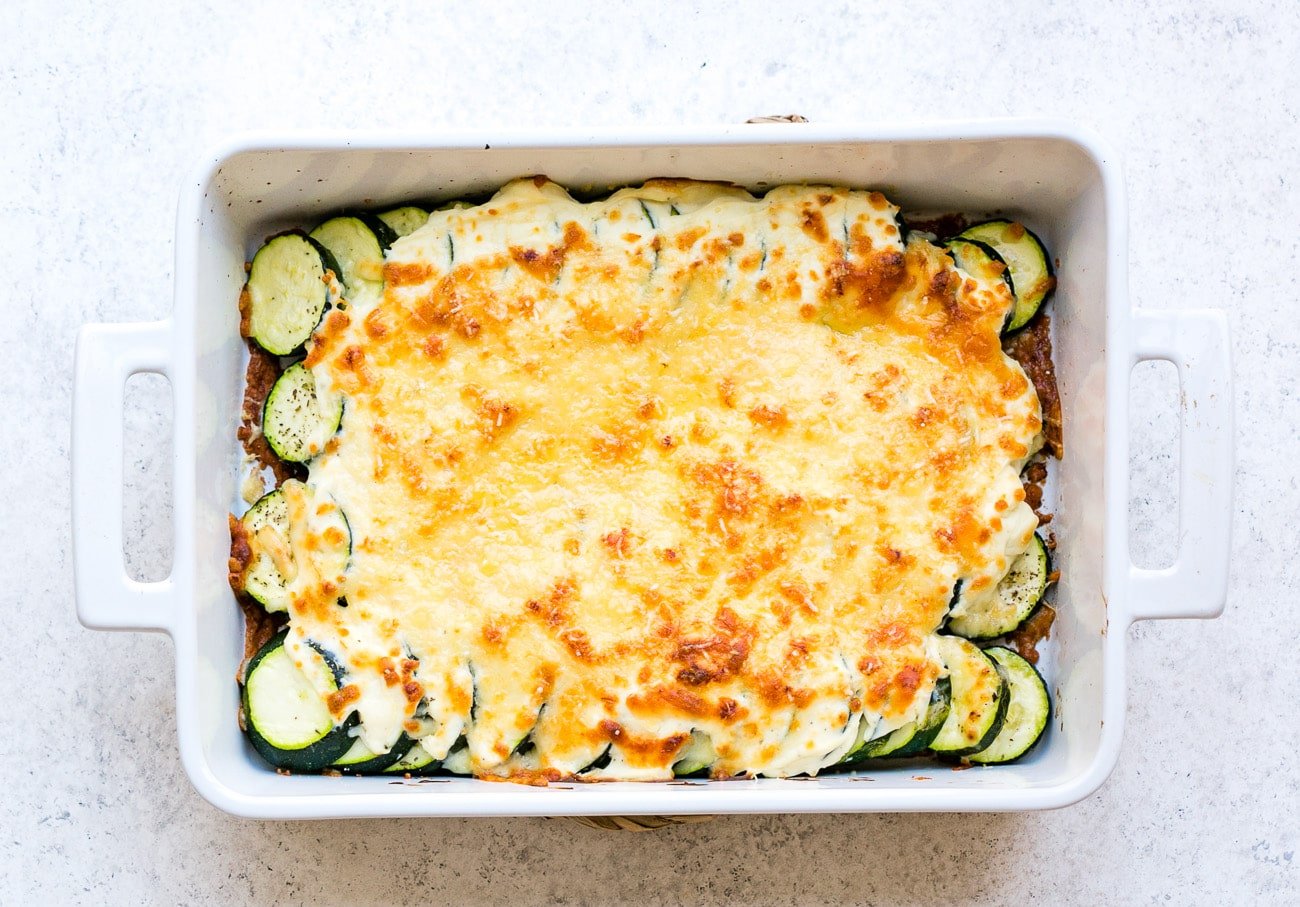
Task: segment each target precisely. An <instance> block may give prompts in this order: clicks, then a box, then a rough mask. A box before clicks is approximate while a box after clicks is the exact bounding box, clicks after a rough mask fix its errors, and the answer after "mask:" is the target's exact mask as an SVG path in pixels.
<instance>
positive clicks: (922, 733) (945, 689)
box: [862, 677, 952, 759]
mask: <svg viewBox="0 0 1300 907" xmlns="http://www.w3.org/2000/svg"><path fill="white" fill-rule="evenodd" d="M951 704H952V682H951V681H950V680H949V679H948V678H947V677H940V678H939V681H938V682H937V683H936V684H935V685H934V692H932V693H931V694H930V704H929V705H928V706H927V707H926V709H925V714H924V715H922V716H921V717H920V718H919V719H917V720H913V721H909V722H908V723H907V724H905V725H903V726H902V727H900V728H898V729H897V730H895V731H893V732H891V733H889V734H886V735H885V736H883V737H879V738H877V739H875V740H869V741H867V744H866V745H865V746H864V747H863V748H862V756H863V757H864V758H868V759H883V758H885V757H886V756H888V757H890V758H902V757H903V756H915V755H916V754H917V753H919V752H921V751H922V750H924V749H925V748H926V747H928V746H929V745H930V742H931V741H932V740H934V738H935V737H937V736H938V735H939V730H940V729H941V728H942V727H943V725H944V722H946V721H947V720H948V712H949V711H950V710H951Z"/></svg>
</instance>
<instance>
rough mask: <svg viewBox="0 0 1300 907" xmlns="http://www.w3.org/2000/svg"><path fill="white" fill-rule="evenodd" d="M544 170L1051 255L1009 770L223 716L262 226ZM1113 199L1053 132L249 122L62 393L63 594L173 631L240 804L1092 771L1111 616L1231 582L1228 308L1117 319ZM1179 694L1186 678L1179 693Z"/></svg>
mask: <svg viewBox="0 0 1300 907" xmlns="http://www.w3.org/2000/svg"><path fill="white" fill-rule="evenodd" d="M533 173H545V174H547V175H548V176H550V177H552V178H553V179H555V180H557V181H559V182H560V183H562V184H565V185H567V186H570V187H582V186H597V187H600V186H610V185H617V184H627V183H636V182H639V181H641V180H644V179H646V178H648V177H652V176H684V177H698V178H706V179H722V180H732V181H735V182H737V183H741V184H744V185H748V186H750V187H754V188H761V187H763V186H767V185H775V184H779V183H785V182H812V181H825V182H831V183H840V184H847V185H850V186H858V187H874V188H879V189H882V190H884V191H885V192H886V193H887V194H888V195H889V196H890V198H891V199H893V200H895V201H897V202H899V203H901V204H903V206H904V208H910V209H926V210H966V211H992V210H1006V211H1008V212H1010V213H1013V214H1020V215H1022V216H1024V217H1025V218H1027V219H1028V220H1029V221H1030V222H1031V223H1032V224H1034V225H1035V226H1036V227H1038V228H1039V229H1040V230H1041V231H1042V233H1043V234H1044V239H1045V240H1046V242H1047V245H1048V247H1049V248H1050V249H1051V250H1052V251H1053V253H1054V254H1055V255H1056V256H1057V257H1058V258H1059V259H1060V261H1061V267H1060V273H1059V278H1060V289H1059V291H1058V293H1057V294H1056V300H1055V313H1054V315H1055V326H1056V361H1057V370H1058V376H1059V380H1060V384H1061V391H1062V397H1063V403H1064V414H1065V426H1066V439H1067V453H1066V459H1065V461H1064V463H1063V464H1062V465H1061V468H1060V471H1059V482H1058V484H1057V494H1058V498H1057V510H1058V515H1057V518H1056V520H1055V521H1054V522H1053V523H1052V529H1053V530H1054V531H1055V532H1056V534H1057V537H1058V539H1059V540H1060V547H1059V549H1058V558H1057V561H1058V565H1059V568H1060V569H1061V572H1062V578H1061V582H1060V585H1059V587H1058V592H1057V601H1058V612H1059V617H1058V620H1057V622H1056V626H1055V628H1054V630H1053V637H1052V643H1053V646H1054V655H1055V658H1054V661H1055V664H1054V665H1053V672H1052V675H1051V676H1049V681H1051V683H1052V686H1053V687H1054V704H1055V712H1054V716H1053V720H1052V723H1051V727H1050V729H1049V732H1048V736H1047V738H1046V740H1045V741H1044V742H1043V744H1041V745H1040V746H1039V747H1038V749H1037V750H1036V751H1035V752H1034V753H1033V754H1032V756H1031V758H1029V759H1028V760H1027V761H1025V762H1023V763H1022V764H1017V765H1009V766H998V767H991V768H982V769H975V770H970V771H960V772H955V771H951V770H949V769H948V768H946V767H944V766H941V765H938V764H936V765H933V766H926V767H924V768H918V767H917V766H915V765H912V766H909V767H906V768H901V769H882V770H878V771H872V772H870V773H863V774H862V775H861V776H859V777H854V776H834V777H826V778H818V779H815V780H756V781H727V782H701V783H692V784H684V783H678V784H637V783H609V784H598V785H581V784H572V785H569V784H560V785H552V786H550V787H547V788H533V787H525V786H520V785H513V784H500V783H488V782H481V781H476V780H472V779H450V780H440V781H437V782H432V783H430V782H425V783H417V782H398V781H392V780H388V779H383V778H330V777H314V776H303V777H282V776H279V775H276V774H274V773H273V772H271V771H270V770H268V769H267V768H266V766H265V765H263V764H262V763H261V762H260V761H259V760H258V759H257V758H256V757H255V756H254V755H253V753H252V750H251V749H250V748H249V747H248V746H247V744H246V743H245V741H244V738H243V736H242V734H241V733H240V732H239V730H238V728H237V727H236V724H235V712H236V698H237V695H238V692H237V687H236V685H235V683H234V673H235V669H236V665H237V664H238V663H239V660H240V658H241V656H242V651H243V650H242V647H243V633H242V630H241V623H240V616H239V610H238V608H237V607H236V605H235V603H234V601H233V599H232V595H231V592H230V589H229V588H228V586H227V584H226V558H227V551H228V546H229V536H228V532H227V527H226V513H227V511H228V510H229V509H230V508H231V506H232V503H233V502H234V500H235V498H236V490H235V483H236V475H237V458H238V454H237V445H236V443H235V441H234V429H235V426H236V424H237V422H238V413H239V405H240V399H241V390H242V387H241V385H242V370H243V348H242V345H241V342H240V339H239V337H238V331H237V321H238V315H237V312H236V308H235V300H236V297H237V296H238V293H239V288H240V285H241V284H242V282H243V280H244V270H243V263H244V261H245V259H246V258H247V257H248V253H249V252H250V251H251V250H252V249H253V248H255V246H256V244H257V243H258V242H259V241H260V240H261V238H262V237H263V236H265V235H266V234H267V233H269V232H271V231H272V230H274V229H277V228H280V227H282V226H285V225H288V224H296V223H302V222H307V221H311V220H312V219H313V218H315V217H317V216H318V215H319V214H320V213H322V212H327V211H331V210H334V209H338V208H340V207H345V206H352V205H357V204H366V205H372V204H373V205H382V204H386V203H389V202H397V201H401V200H405V199H408V198H436V197H454V196H459V195H463V194H466V193H473V192H481V191H483V190H487V189H491V188H494V187H496V186H498V185H500V184H502V183H504V182H506V181H507V180H509V179H511V178H513V177H517V176H521V175H526V174H533ZM1125 243H1126V240H1125V210H1124V192H1123V185H1122V182H1121V177H1120V173H1119V168H1118V165H1117V163H1116V162H1115V160H1114V157H1113V155H1112V153H1111V152H1110V151H1108V150H1107V149H1106V148H1105V146H1104V145H1103V144H1102V143H1100V142H1099V141H1098V140H1097V139H1096V138H1095V137H1093V136H1091V135H1088V134H1086V133H1084V132H1081V131H1080V130H1078V129H1076V128H1073V127H1070V126H1066V125H1061V124H1044V123H1025V122H1015V123H978V124H947V125H932V126H893V127H884V126H876V127H861V126H858V127H835V128H831V127H820V126H739V127H734V128H726V129H716V130H709V131H695V130H692V131H686V130H673V131H655V132H636V133H631V132H627V131H619V132H564V133H553V132H548V133H544V134H543V133H536V134H520V133H515V134H497V133H483V134H478V133H474V134H457V135H452V136H448V135H418V134H417V135H373V134H361V135H357V134H342V135H308V136H295V137H290V138H283V137H278V138H262V139H244V140H240V141H237V142H233V143H231V144H228V145H225V146H223V147H222V148H220V149H218V150H217V151H215V152H214V153H212V154H211V155H209V156H208V157H206V158H205V159H204V160H203V162H202V163H201V165H200V166H199V167H198V168H197V169H196V171H195V173H194V174H193V176H192V177H191V178H190V179H189V180H188V181H187V182H186V184H185V186H184V189H183V192H182V195H181V200H180V209H179V216H178V221H177V234H176V249H177V252H176V302H175V309H174V311H173V315H172V317H171V319H169V320H166V321H160V322H155V323H150V324H123V325H88V326H86V327H84V328H83V329H82V331H81V334H80V336H79V337H78V342H77V358H76V386H75V401H74V407H73V436H72V437H73V448H72V467H73V492H74V495H73V524H74V525H73V533H74V542H75V561H76V583H77V610H78V615H79V617H80V619H81V622H82V623H83V624H85V625H86V626H88V627H93V628H97V629H125V630H161V631H164V632H166V633H168V634H170V635H171V637H172V639H173V640H174V641H175V645H176V687H177V700H176V712H177V724H178V726H179V732H180V751H181V756H182V759H183V761H184V764H185V768H186V770H187V771H188V772H189V775H190V778H191V779H192V780H193V782H194V784H195V786H196V787H197V788H198V789H199V791H200V792H201V793H202V794H203V796H205V797H206V798H207V799H209V800H210V801H211V802H212V803H214V804H216V805H217V806H219V807H220V808H222V809H224V810H226V811H228V812H231V813H236V814H239V815H245V816H260V817H273V818H322V817H333V816H444V815H552V816H554V815H599V814H605V815H610V814H614V815H617V814H624V815H635V814H689V813H742V812H853V811H867V810H1020V809H1042V808H1046V807H1053V806H1061V805H1064V804H1067V803H1071V802H1073V801H1076V800H1078V799H1080V798H1082V797H1084V796H1086V795H1087V794H1089V793H1090V792H1092V791H1093V790H1095V789H1096V788H1097V787H1098V786H1099V785H1100V784H1101V783H1102V781H1103V780H1104V779H1105V777H1106V775H1107V774H1108V773H1109V772H1110V770H1111V768H1112V766H1113V765H1114V763H1115V759H1116V756H1117V754H1118V750H1119V742H1120V734H1121V729H1122V727H1123V722H1124V696H1125V689H1124V647H1125V635H1126V634H1125V630H1126V628H1127V627H1128V625H1129V623H1130V622H1131V621H1134V620H1139V619H1145V618H1154V617H1214V616H1216V615H1218V614H1219V613H1220V612H1221V611H1222V609H1223V605H1224V601H1225V597H1226V587H1227V566H1228V565H1227V552H1228V538H1227V535H1228V526H1229V522H1230V505H1231V473H1232V449H1231V440H1232V394H1231V388H1230V385H1229V375H1230V369H1229V347H1228V336H1227V323H1226V320H1225V318H1224V317H1223V315H1222V313H1220V312H1211V311H1194V312H1189V311H1140V310H1139V311H1133V310H1131V309H1130V307H1129V302H1128V297H1127V295H1126V291H1125V276H1126V275H1125V267H1126V265H1125ZM1144 359H1167V360H1170V361H1172V362H1174V363H1175V364H1176V365H1177V366H1178V369H1179V374H1180V376H1181V383H1182V447H1181V485H1180V488H1181V495H1180V496H1181V503H1180V530H1179V549H1178V558H1177V561H1176V563H1175V564H1174V566H1172V567H1170V568H1168V569H1164V570H1143V569H1138V568H1136V567H1134V566H1133V565H1132V563H1131V560H1130V557H1129V553H1128V524H1127V508H1128V499H1129V495H1128V474H1127V470H1128V441H1129V439H1128V385H1129V373H1130V371H1131V369H1132V367H1133V365H1134V364H1135V363H1137V362H1138V361H1141V360H1144ZM137 372H159V373H162V374H165V375H166V376H168V378H169V379H170V381H171V386H172V390H173V394H174V403H175V438H176V441H175V452H174V462H173V468H174V473H175V477H174V482H175V486H174V487H175V516H174V519H175V526H174V531H175V558H174V567H173V570H172V575H171V576H170V577H169V578H168V579H166V580H164V581H162V582H158V583H138V582H135V581H132V580H131V579H129V578H128V577H127V576H126V574H125V571H124V568H123V562H122V546H121V541H122V517H121V497H122V496H121V488H120V485H121V477H122V447H121V438H122V427H121V413H122V395H123V388H124V385H125V382H126V379H127V377H128V376H130V375H132V374H134V373H137ZM1169 695H1174V696H1176V695H1178V693H1177V691H1171V693H1170V694H1169Z"/></svg>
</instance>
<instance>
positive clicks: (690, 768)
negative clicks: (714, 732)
mask: <svg viewBox="0 0 1300 907" xmlns="http://www.w3.org/2000/svg"><path fill="white" fill-rule="evenodd" d="M717 760H718V754H717V752H716V751H714V749H713V740H712V738H710V737H709V735H708V734H706V733H704V732H703V731H691V739H690V740H688V741H687V742H686V746H684V747H682V751H681V756H680V757H679V758H678V760H677V761H676V762H674V763H673V775H674V776H675V777H678V778H690V777H696V776H703V775H704V774H706V773H707V772H708V770H709V767H710V766H711V765H713V763H714V762H716V761H717Z"/></svg>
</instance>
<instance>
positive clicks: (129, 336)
mask: <svg viewBox="0 0 1300 907" xmlns="http://www.w3.org/2000/svg"><path fill="white" fill-rule="evenodd" d="M171 337H172V325H171V322H170V321H155V322H149V323H145V324H88V325H85V326H83V327H82V328H81V332H80V333H79V334H78V335H77V355H76V365H75V367H74V378H73V396H72V559H73V567H74V572H75V575H76V589H77V618H78V619H79V620H80V621H81V623H82V624H83V625H84V626H86V627H89V628H91V629H93V630H160V631H163V632H170V631H171V623H172V614H173V609H172V607H171V606H172V589H173V583H172V579H171V577H168V578H167V579H165V580H162V581H160V582H156V583H142V582H138V581H136V580H134V579H132V578H131V577H130V576H128V575H127V573H126V566H125V564H124V563H123V556H122V459H123V451H122V418H123V410H122V406H123V401H124V398H125V395H126V381H127V379H128V378H130V377H131V376H132V375H136V374H139V373H141V372H154V373H157V374H160V375H166V376H167V377H168V379H169V380H170V378H171V369H170V362H171V347H172V343H171Z"/></svg>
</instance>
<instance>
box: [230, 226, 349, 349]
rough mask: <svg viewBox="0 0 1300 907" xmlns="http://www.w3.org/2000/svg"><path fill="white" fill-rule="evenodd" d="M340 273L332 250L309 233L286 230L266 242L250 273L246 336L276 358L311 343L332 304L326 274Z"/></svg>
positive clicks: (254, 260) (256, 256) (257, 255)
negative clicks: (313, 332) (307, 234)
mask: <svg viewBox="0 0 1300 907" xmlns="http://www.w3.org/2000/svg"><path fill="white" fill-rule="evenodd" d="M326 271H333V272H334V273H335V274H337V273H338V265H337V264H336V263H335V261H334V257H333V256H332V255H331V254H330V253H329V251H328V250H327V249H325V248H323V247H322V246H321V245H320V244H319V243H317V242H316V241H315V240H313V239H312V238H311V237H308V236H303V235H302V234H301V233H285V234H283V235H281V236H276V237H272V238H271V239H269V240H267V242H266V244H265V245H263V246H262V248H260V249H258V250H257V254H256V255H254V256H253V264H252V266H251V267H250V268H249V271H248V285H247V287H246V289H247V290H248V334H249V336H250V337H252V338H253V339H254V340H255V341H257V344H258V346H260V347H261V348H262V349H264V350H266V351H267V352H268V353H272V354H273V355H276V356H288V355H290V354H292V353H293V352H295V351H296V350H297V349H298V348H299V347H301V346H302V345H303V344H304V343H306V342H307V338H309V337H311V334H312V331H314V330H316V325H318V324H320V320H321V318H322V317H324V315H325V309H326V308H327V307H328V304H329V288H328V287H327V286H326V284H325V272H326Z"/></svg>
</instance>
